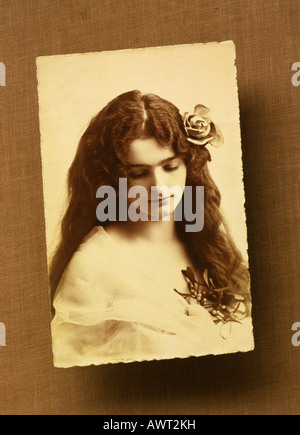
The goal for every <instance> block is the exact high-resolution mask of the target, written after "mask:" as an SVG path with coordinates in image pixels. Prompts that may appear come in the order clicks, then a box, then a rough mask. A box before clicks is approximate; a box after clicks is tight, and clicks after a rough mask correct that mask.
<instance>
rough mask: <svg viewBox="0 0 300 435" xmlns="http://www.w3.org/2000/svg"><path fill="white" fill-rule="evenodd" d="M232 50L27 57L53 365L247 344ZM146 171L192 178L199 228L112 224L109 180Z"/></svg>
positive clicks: (198, 47)
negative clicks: (34, 82)
mask: <svg viewBox="0 0 300 435" xmlns="http://www.w3.org/2000/svg"><path fill="white" fill-rule="evenodd" d="M235 56H236V53H235V46H234V43H233V42H232V41H225V42H222V43H209V44H192V45H177V46H166V47H152V48H143V49H134V50H122V51H109V52H100V53H84V54H70V55H59V56H46V57H39V58H37V76H38V94H39V108H40V112H39V118H40V134H41V157H42V170H43V186H44V207H45V229H46V241H47V257H48V266H49V280H50V287H51V289H50V293H51V295H52V296H51V297H50V300H51V305H52V304H53V305H54V308H53V310H52V321H51V329H52V338H53V355H54V365H55V366H56V367H72V366H87V365H91V364H94V365H100V364H108V363H119V362H133V361H144V360H147V361H150V360H160V359H172V358H186V357H190V356H203V355H209V354H214V355H220V354H227V353H233V352H239V351H241V352H247V351H251V350H253V348H254V340H253V332H252V320H251V295H250V284H249V283H250V278H249V274H248V270H247V268H248V252H247V228H246V219H245V209H244V202H245V201H244V186H243V167H242V152H241V135H240V124H239V104H238V88H237V73H236V66H235ZM134 91H139V92H134ZM149 94H150V96H149ZM153 94H154V95H155V96H158V97H153V96H152V95H153ZM112 101H114V103H111V102H112ZM165 101H167V103H165ZM197 106H198V108H197V109H195V108H196V107H197ZM171 107H172V109H171ZM174 107H175V108H177V109H178V110H179V113H180V117H179V118H178V116H177V117H176V116H175V112H176V110H175V109H174V110H175V111H173V108H174ZM208 109H209V110H208ZM92 119H94V121H92V122H91V120H92ZM142 130H143V132H144V133H143V134H142V135H141V131H142ZM129 132H130V135H131V136H130V135H129ZM162 132H163V133H162ZM166 132H168V134H169V136H170V134H171V133H172V137H173V139H172V141H173V142H171V141H169V143H167V139H166V137H167V135H168V134H167V133H166ZM170 132H171V133H170ZM128 137H131V140H129V139H128ZM174 138H175V139H174ZM176 138H177V139H176ZM174 141H175V142H174ZM79 143H80V145H79ZM219 145H221V146H219ZM78 146H79V148H78ZM126 147H127V148H126ZM125 148H126V150H125ZM179 151H180V152H179ZM120 155H121V157H120ZM168 159H169V160H168ZM125 160H126V165H125ZM130 160H131V161H130ZM166 160H168V161H167V163H166V162H165V163H163V164H161V162H162V161H166ZM128 163H129V164H130V169H128V165H127V164H128ZM137 164H139V166H136V165H137ZM141 164H143V165H142V166H141ZM122 165H123V166H122ZM197 165H198V166H197ZM71 166H72V168H73V169H71V171H70V172H69V169H70V167H71ZM133 168H134V171H133ZM118 171H119V172H118ZM122 171H123V172H122ZM124 171H125V172H124ZM208 172H209V173H210V175H211V177H210V176H209V175H208ZM68 173H70V177H69V189H70V193H71V196H68V188H67V178H68ZM118 174H119V175H118ZM121 174H122V176H121ZM159 176H160V177H162V178H160V180H161V179H163V180H167V181H166V183H167V184H168V183H169V185H170V183H171V181H170V180H175V181H176V180H177V181H178V183H179V181H180V180H182V179H183V178H182V177H184V176H185V177H186V178H185V179H186V180H191V179H193V180H194V181H193V183H196V181H195V180H202V181H203V184H205V185H204V186H203V185H201V184H199V188H200V187H202V190H200V189H199V191H198V192H202V196H201V195H200V193H199V195H200V196H199V197H198V199H199V204H200V203H201V201H203V207H202V208H201V206H200V205H199V207H196V211H195V203H193V204H194V205H191V206H190V212H191V213H192V211H193V212H194V213H195V214H194V217H195V216H199V222H200V220H201V216H202V218H203V222H202V224H203V225H202V227H201V231H198V232H189V233H188V232H186V233H185V231H186V228H187V226H186V225H185V226H182V228H185V230H184V231H183V232H181V233H180V237H179V235H178V231H179V230H178V228H179V226H180V225H179V224H178V223H177V222H172V219H173V217H172V216H173V215H174V214H172V212H171V215H170V220H169V222H168V221H166V222H162V219H160V218H159V222H156V221H152V218H151V216H152V215H151V216H150V215H149V216H148V218H149V219H148V221H141V220H140V221H138V222H133V221H132V219H129V218H128V217H127V221H126V222H124V221H122V222H121V223H120V222H118V220H119V221H120V219H119V217H117V219H115V218H114V217H115V216H114V207H113V205H111V204H112V203H113V201H114V199H115V203H116V209H115V211H116V210H118V211H120V207H121V205H120V202H119V201H120V197H121V194H120V192H119V191H118V186H120V184H118V185H116V184H114V183H113V182H112V180H115V179H116V178H119V180H120V178H122V180H123V181H124V180H126V182H127V181H128V183H127V185H126V186H127V189H129V187H130V184H131V185H142V186H144V187H145V186H146V188H148V187H149V186H150V184H151V185H153V184H154V185H155V183H158V182H157V179H155V177H159ZM163 177H165V178H163ZM172 177H173V178H172ZM180 177H181V178H180ZM179 184H180V183H179ZM101 186H106V188H107V187H108V186H109V188H112V189H114V192H115V196H114V193H112V194H111V196H110V197H109V193H107V195H106V196H105V195H103V196H101V195H102V193H101V194H100V193H99V192H98V194H97V191H98V188H99V187H101ZM187 186H188V184H187V181H186V187H187ZM193 186H194V187H193V188H195V185H194V184H193ZM216 186H217V187H216ZM196 190H197V189H196ZM108 191H109V192H110V190H109V189H108ZM187 191H188V189H186V190H185V192H187ZM219 193H220V197H219V196H218V194H219ZM184 195H185V196H184V198H188V195H187V194H186V193H184ZM108 198H109V200H108ZM135 199H136V200H138V196H136V198H135ZM219 199H220V201H221V203H220V204H219V202H218V201H219ZM105 200H106V201H107V203H106V204H107V208H106V209H105V207H104V206H103V207H102V209H101V210H102V215H103V214H105V212H107V214H108V215H109V214H110V217H111V222H104V223H103V222H100V221H99V219H98V214H101V213H100V212H99V210H100V208H99V207H101V206H99V204H100V203H101V201H102V205H103V204H104V202H103V201H105ZM109 201H110V202H109ZM132 201H133V199H131V204H132ZM149 201H150V200H149ZM191 201H192V200H191ZM152 202H153V203H155V201H152ZM163 202H164V199H163V200H161V199H160V200H158V201H157V204H159V205H158V207H160V208H159V209H160V210H161V209H162V207H163V206H164V205H162V203H163ZM108 203H109V205H108ZM146 203H147V202H146ZM150 203H151V201H150V202H149V203H147V204H150ZM128 204H129V203H127V205H128ZM180 204H182V203H180ZM184 204H188V199H184ZM136 205H137V203H136ZM138 205H139V206H141V202H139V204H138ZM178 207H179V205H178ZM187 207H188V206H187ZM97 210H98V212H99V213H98V214H97ZM134 210H139V211H140V209H139V207H136V208H135V209H134ZM176 210H178V208H176ZM183 210H184V209H183V208H182V214H184V212H183ZM66 213H67V217H65V218H64V216H66ZM134 213H135V212H134ZM160 217H161V216H160ZM184 218H185V219H186V220H188V219H187V216H185V215H184ZM184 218H182V219H184ZM62 222H64V224H63V228H64V230H63V233H61V225H62ZM186 224H187V222H186ZM172 228H173V229H175V230H174V231H173V230H172ZM62 234H63V236H62ZM158 235H160V237H158ZM58 247H59V250H58V251H57V248H58ZM57 252H58V253H57ZM55 253H56V254H55ZM53 258H54V260H53Z"/></svg>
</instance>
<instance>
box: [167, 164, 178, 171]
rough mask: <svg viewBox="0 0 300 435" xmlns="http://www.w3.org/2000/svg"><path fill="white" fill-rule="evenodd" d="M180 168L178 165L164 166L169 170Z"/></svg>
mask: <svg viewBox="0 0 300 435" xmlns="http://www.w3.org/2000/svg"><path fill="white" fill-rule="evenodd" d="M178 168H179V166H178V165H172V166H164V170H165V171H167V172H172V171H176V169H178Z"/></svg>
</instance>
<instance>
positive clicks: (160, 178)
mask: <svg viewBox="0 0 300 435" xmlns="http://www.w3.org/2000/svg"><path fill="white" fill-rule="evenodd" d="M166 181H167V179H166V173H165V172H164V171H163V170H162V169H161V168H157V169H154V170H153V174H152V180H151V182H152V184H151V185H152V186H155V187H161V186H165V185H166Z"/></svg>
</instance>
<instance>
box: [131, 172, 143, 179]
mask: <svg viewBox="0 0 300 435" xmlns="http://www.w3.org/2000/svg"><path fill="white" fill-rule="evenodd" d="M146 175H147V174H146V172H135V173H131V174H130V173H129V177H131V178H142V177H145V176H146Z"/></svg>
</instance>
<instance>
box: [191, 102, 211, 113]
mask: <svg viewBox="0 0 300 435" xmlns="http://www.w3.org/2000/svg"><path fill="white" fill-rule="evenodd" d="M194 112H195V113H196V114H197V115H200V116H205V115H208V114H209V112H210V109H209V108H208V107H206V106H203V104H197V106H195V109H194Z"/></svg>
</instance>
